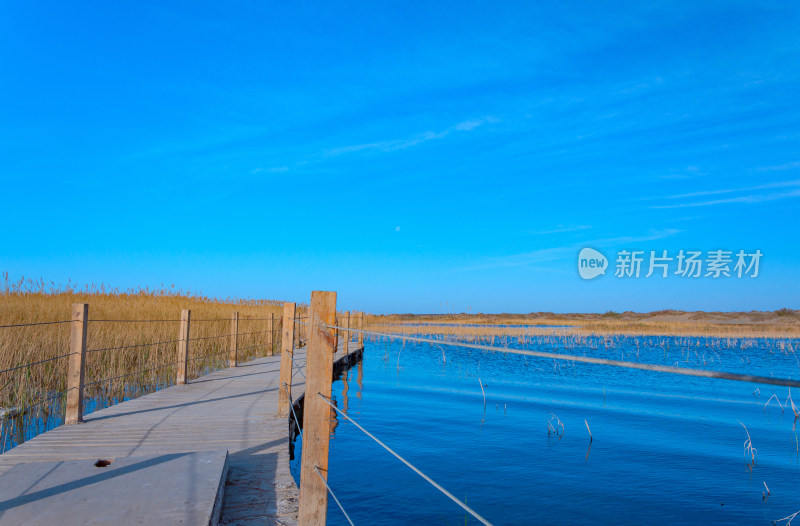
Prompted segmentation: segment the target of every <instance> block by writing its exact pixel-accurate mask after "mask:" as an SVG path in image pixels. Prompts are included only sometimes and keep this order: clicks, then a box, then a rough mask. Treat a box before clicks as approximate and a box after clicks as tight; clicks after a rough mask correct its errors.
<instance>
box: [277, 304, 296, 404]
mask: <svg viewBox="0 0 800 526" xmlns="http://www.w3.org/2000/svg"><path fill="white" fill-rule="evenodd" d="M296 314H297V306H296V305H295V304H294V303H284V304H283V334H282V335H281V373H280V383H279V389H280V390H279V391H278V416H288V415H289V404H290V402H289V401H290V400H291V398H292V372H293V371H292V359H293V354H294V349H293V348H292V347H293V346H292V342H294V325H295V324H294V319H295V315H296Z"/></svg>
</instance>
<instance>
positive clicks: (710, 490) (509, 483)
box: [292, 335, 800, 525]
mask: <svg viewBox="0 0 800 526" xmlns="http://www.w3.org/2000/svg"><path fill="white" fill-rule="evenodd" d="M481 343H489V344H495V345H501V343H502V344H508V346H509V347H516V348H528V349H536V350H543V351H553V352H567V353H571V354H580V355H583V354H586V355H592V356H600V357H604V358H613V359H625V360H633V361H636V360H638V361H642V362H649V363H660V364H667V365H675V364H676V363H677V364H678V365H679V366H682V367H696V368H706V369H716V370H724V371H733V372H742V373H750V374H758V375H764V376H770V375H774V376H782V377H791V378H797V377H800V361H798V358H797V356H796V355H795V350H800V340H768V339H759V340H754V339H747V340H738V339H727V338H726V339H717V338H711V339H706V338H682V337H681V338H672V337H641V336H639V337H635V338H634V337H613V338H603V337H597V338H589V339H585V338H584V339H581V340H574V339H571V338H569V337H566V336H558V335H557V336H553V337H544V338H536V337H534V338H532V339H522V340H517V339H508V338H505V339H503V340H502V342H501V340H500V339H499V338H498V339H495V340H494V341H493V342H492V340H491V339H489V340H488V341H484V342H481ZM479 378H480V382H482V384H483V385H484V389H485V393H486V406H485V407H484V398H483V394H482V392H481V387H480V385H481V384H479ZM792 391H793V392H792V395H793V396H800V394H798V392H797V390H796V389H793V390H792ZM333 392H334V398H335V400H336V403H337V405H338V407H339V408H341V409H342V410H344V411H345V412H346V414H348V415H349V416H351V417H353V418H354V419H355V420H356V421H358V422H359V423H360V424H361V425H363V426H364V427H365V428H366V429H367V430H369V431H370V432H372V433H373V434H375V435H376V436H377V437H378V438H380V439H382V440H383V441H384V442H386V443H387V445H389V447H392V448H393V449H395V450H396V451H397V452H398V453H399V454H401V455H403V456H404V457H405V458H407V459H408V460H409V461H410V462H411V463H413V464H414V465H416V466H418V467H419V468H421V469H422V470H423V471H424V472H426V473H427V474H428V475H429V476H431V477H432V478H433V479H434V480H436V481H437V482H439V483H440V484H442V485H443V486H444V487H445V488H447V489H448V490H449V491H451V492H452V493H453V494H455V495H456V496H457V497H459V498H461V499H462V500H466V502H467V504H468V505H470V506H471V507H473V508H474V509H475V510H476V511H477V512H478V513H480V514H482V515H483V516H484V517H486V518H487V519H488V520H489V521H491V522H492V523H493V524H496V525H500V524H609V525H610V524H614V525H616V524H653V523H655V524H748V525H750V524H771V521H773V520H776V519H780V518H782V517H785V516H787V515H790V514H792V513H794V512H796V511H798V510H800V484H798V483H799V482H800V463H799V460H800V459H799V458H798V449H800V447H799V446H798V431H797V429H796V425H795V415H794V413H793V412H792V410H791V409H790V408H787V409H786V410H785V411H783V412H782V411H781V409H780V407H779V406H778V404H776V402H775V400H774V399H773V400H772V401H771V402H770V404H769V406H768V407H767V408H766V410H765V408H764V405H765V403H766V402H767V400H768V399H769V398H770V397H771V395H773V394H775V395H777V397H778V398H779V399H780V403H781V404H784V403H785V402H786V400H787V397H788V396H789V393H790V390H789V389H788V388H786V387H771V386H763V385H755V384H750V383H742V382H734V381H727V380H713V379H702V378H694V377H684V376H678V375H671V374H665V373H657V372H647V371H638V370H630V369H620V368H616V367H608V366H601V365H591V364H581V363H575V364H573V363H572V362H554V361H553V360H547V359H539V358H531V357H523V356H520V355H513V354H505V353H491V352H484V351H476V350H469V349H463V348H462V349H459V348H456V347H450V346H445V345H441V346H440V345H436V346H432V345H430V344H427V343H424V344H423V343H406V344H403V343H402V342H398V341H394V340H392V341H372V342H370V341H368V342H367V343H366V349H365V354H364V360H363V363H362V364H361V365H360V366H359V367H358V368H354V369H352V370H350V371H348V372H347V374H346V375H344V376H343V377H342V378H340V379H339V380H338V381H336V382H335V383H334V385H333ZM798 400H800V398H798ZM553 415H555V417H557V418H558V421H560V422H561V423H562V424H563V428H562V427H561V426H560V425H559V424H558V421H557V420H555V419H554V418H553ZM739 421H741V422H742V423H743V424H744V425H745V426H746V427H747V430H748V431H749V433H750V436H751V438H752V445H753V446H754V447H755V448H756V450H757V456H756V460H755V463H752V462H751V457H750V456H745V451H744V447H743V445H744V442H745V440H746V439H747V434H746V432H745V429H744V427H742V425H741V424H740V423H739ZM548 422H552V424H551V425H552V426H553V427H554V428H555V429H556V431H558V434H554V433H553V432H552V431H551V430H550V429H549V427H548ZM587 424H588V426H589V427H590V428H591V433H592V434H593V440H592V441H591V442H590V439H589V431H588V430H587ZM301 442H302V441H301V439H298V440H297V443H296V449H295V453H298V452H300V451H301V446H302V444H301ZM298 459H299V455H297V456H296V459H295V460H293V461H292V470H293V473H294V474H295V477H296V478H298V477H299V460H298ZM328 482H329V484H330V485H331V487H332V489H333V490H334V492H335V493H336V496H337V497H338V498H339V500H340V501H341V502H342V505H343V506H344V508H345V509H346V510H347V512H348V513H349V514H350V516H351V518H352V519H353V521H354V522H355V524H370V525H390V524H443V525H446V524H450V525H457V524H465V523H466V524H477V523H478V522H477V521H476V520H475V519H473V518H472V517H466V516H465V513H464V511H463V510H462V509H461V508H459V507H458V506H457V505H456V504H454V503H453V502H452V501H450V500H449V499H447V498H446V497H445V496H444V495H442V494H441V493H439V492H438V491H437V490H436V489H435V488H433V487H432V486H430V485H429V484H428V483H427V482H426V481H424V480H423V479H422V478H420V477H419V476H418V475H416V474H415V473H414V472H412V471H411V470H410V469H408V468H407V467H406V466H405V465H403V464H402V463H400V462H399V461H398V460H397V459H395V458H394V457H392V456H391V455H390V454H389V453H388V452H386V451H385V450H384V449H382V448H381V447H380V446H378V445H377V444H376V443H374V442H373V441H372V440H371V439H369V438H368V437H367V436H365V435H364V434H363V433H361V432H360V431H359V430H358V429H356V428H355V426H353V425H352V424H350V423H349V422H347V421H346V420H344V419H343V418H339V421H338V425H337V426H336V427H335V430H334V432H333V435H332V440H331V448H330V461H329V477H328ZM764 483H766V485H767V486H768V487H769V490H770V492H771V493H770V494H769V495H768V496H767V495H765V493H766V489H765V485H764ZM328 524H346V521H345V519H344V517H343V516H342V514H341V512H340V511H339V509H338V508H337V507H336V504H335V503H334V502H333V499H329V510H328Z"/></svg>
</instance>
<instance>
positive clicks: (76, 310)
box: [64, 303, 89, 424]
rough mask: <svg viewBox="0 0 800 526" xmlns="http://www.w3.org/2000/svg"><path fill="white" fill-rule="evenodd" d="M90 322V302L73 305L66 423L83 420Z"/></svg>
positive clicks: (75, 422)
mask: <svg viewBox="0 0 800 526" xmlns="http://www.w3.org/2000/svg"><path fill="white" fill-rule="evenodd" d="M88 322H89V304H88V303H74V304H73V305H72V323H70V326H71V327H70V332H69V353H70V354H69V372H68V373H67V389H68V391H67V413H66V415H65V418H64V422H65V423H66V424H77V423H78V422H83V384H84V377H85V376H84V370H85V369H84V368H85V363H86V329H87V326H88Z"/></svg>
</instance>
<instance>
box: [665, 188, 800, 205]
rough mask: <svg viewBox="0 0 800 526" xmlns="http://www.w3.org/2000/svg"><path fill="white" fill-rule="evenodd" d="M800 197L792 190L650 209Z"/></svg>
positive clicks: (761, 201) (745, 202) (747, 202)
mask: <svg viewBox="0 0 800 526" xmlns="http://www.w3.org/2000/svg"><path fill="white" fill-rule="evenodd" d="M795 197H800V190H792V191H791V192H783V193H772V194H760V195H741V196H738V197H729V198H726V199H712V200H709V201H695V202H692V203H676V204H673V205H654V206H651V207H650V208H661V209H664V208H690V207H696V206H714V205H727V204H734V203H743V204H754V203H765V202H768V201H777V200H779V199H790V198H795Z"/></svg>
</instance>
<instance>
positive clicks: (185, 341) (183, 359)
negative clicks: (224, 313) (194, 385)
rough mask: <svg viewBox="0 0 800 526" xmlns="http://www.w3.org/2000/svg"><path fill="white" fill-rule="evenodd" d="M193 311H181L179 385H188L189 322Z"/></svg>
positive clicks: (177, 379) (177, 381)
mask: <svg viewBox="0 0 800 526" xmlns="http://www.w3.org/2000/svg"><path fill="white" fill-rule="evenodd" d="M191 317H192V311H190V310H189V309H183V310H181V326H180V329H179V330H178V374H177V377H176V378H175V383H176V384H178V385H181V384H185V383H186V371H187V369H188V367H187V366H188V365H189V322H190V320H191Z"/></svg>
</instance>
